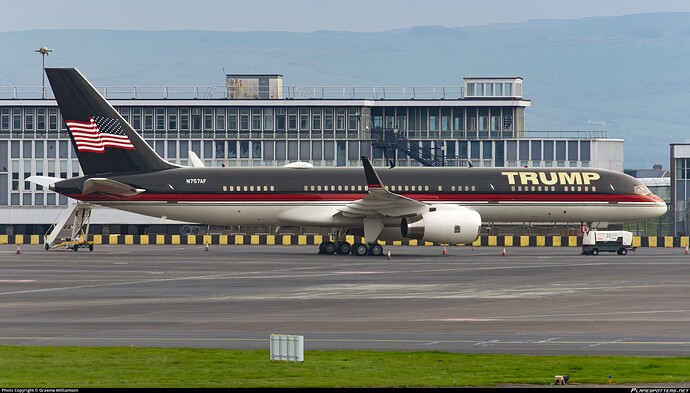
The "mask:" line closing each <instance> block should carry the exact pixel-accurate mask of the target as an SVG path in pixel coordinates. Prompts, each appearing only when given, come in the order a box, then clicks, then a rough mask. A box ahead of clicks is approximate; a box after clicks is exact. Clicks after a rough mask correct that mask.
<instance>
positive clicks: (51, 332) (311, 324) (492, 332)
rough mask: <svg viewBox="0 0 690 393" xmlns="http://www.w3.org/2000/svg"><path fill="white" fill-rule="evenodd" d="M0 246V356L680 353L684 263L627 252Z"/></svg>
mask: <svg viewBox="0 0 690 393" xmlns="http://www.w3.org/2000/svg"><path fill="white" fill-rule="evenodd" d="M389 248H390V250H391V253H392V259H391V260H387V259H386V258H385V257H383V258H381V257H378V258H376V257H355V256H338V255H328V256H325V255H317V254H316V251H317V247H316V246H211V247H210V250H209V251H204V246H201V245H196V246H195V245H184V246H173V245H166V246H143V245H139V246H124V245H116V246H108V245H101V246H97V247H96V249H95V250H94V251H93V252H89V251H87V250H84V249H82V250H80V251H78V252H76V253H75V252H73V251H64V250H51V251H44V250H43V248H42V246H38V245H37V246H28V245H24V246H22V249H21V254H20V255H17V254H16V247H15V246H0V345H80V346H100V345H115V346H129V345H134V346H153V347H209V348H235V349H250V348H251V349H266V350H268V345H269V343H268V338H269V335H270V334H272V333H274V334H301V335H304V337H305V350H310V349H376V350H438V351H452V352H465V353H529V354H598V355H603V354H611V355H617V354H628V355H673V356H676V355H684V356H688V355H690V283H689V282H688V278H689V277H690V255H685V254H684V250H683V249H679V248H640V249H638V250H637V252H634V253H632V252H631V253H629V254H628V255H627V256H618V255H615V254H609V253H605V254H601V255H599V256H582V255H580V254H579V249H578V248H575V247H515V248H508V249H507V254H508V255H506V256H501V251H502V249H501V248H499V247H477V248H472V247H449V248H448V254H447V255H442V252H441V251H442V248H441V247H403V246H390V247H389V246H386V248H385V250H386V251H387V250H388V249H389Z"/></svg>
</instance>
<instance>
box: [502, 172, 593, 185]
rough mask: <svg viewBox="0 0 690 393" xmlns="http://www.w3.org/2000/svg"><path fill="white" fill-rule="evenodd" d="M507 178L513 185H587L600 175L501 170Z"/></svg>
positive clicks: (591, 173)
mask: <svg viewBox="0 0 690 393" xmlns="http://www.w3.org/2000/svg"><path fill="white" fill-rule="evenodd" d="M501 175H503V176H505V177H507V178H508V184H510V185H514V184H517V183H516V182H517V181H519V182H520V183H519V184H520V185H530V184H531V185H546V186H552V185H554V184H563V185H582V184H584V185H589V184H592V182H593V181H595V180H599V179H600V178H601V176H600V175H599V174H598V173H596V172H527V171H524V172H517V171H516V172H501Z"/></svg>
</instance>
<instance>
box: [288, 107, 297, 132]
mask: <svg viewBox="0 0 690 393" xmlns="http://www.w3.org/2000/svg"><path fill="white" fill-rule="evenodd" d="M288 131H297V108H288Z"/></svg>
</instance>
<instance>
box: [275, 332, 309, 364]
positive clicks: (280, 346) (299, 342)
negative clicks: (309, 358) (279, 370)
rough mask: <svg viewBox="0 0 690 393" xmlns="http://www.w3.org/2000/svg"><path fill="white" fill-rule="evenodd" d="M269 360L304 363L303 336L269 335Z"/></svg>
mask: <svg viewBox="0 0 690 393" xmlns="http://www.w3.org/2000/svg"><path fill="white" fill-rule="evenodd" d="M269 341H270V352H271V360H287V361H295V362H304V336H296V335H292V334H271V336H270V338H269Z"/></svg>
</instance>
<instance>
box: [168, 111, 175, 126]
mask: <svg viewBox="0 0 690 393" xmlns="http://www.w3.org/2000/svg"><path fill="white" fill-rule="evenodd" d="M168 130H169V131H177V109H176V108H170V109H168Z"/></svg>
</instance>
